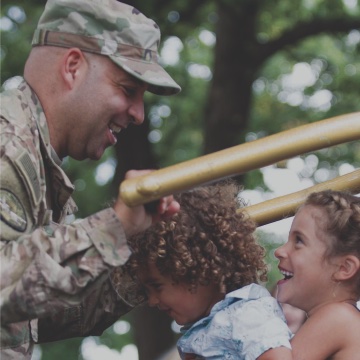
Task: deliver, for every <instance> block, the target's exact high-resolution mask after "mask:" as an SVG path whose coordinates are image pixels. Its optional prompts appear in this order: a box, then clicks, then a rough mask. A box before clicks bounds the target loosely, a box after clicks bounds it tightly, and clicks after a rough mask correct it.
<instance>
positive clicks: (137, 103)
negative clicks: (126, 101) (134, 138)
mask: <svg viewBox="0 0 360 360" xmlns="http://www.w3.org/2000/svg"><path fill="white" fill-rule="evenodd" d="M129 115H130V117H131V119H132V121H131V122H132V123H133V124H134V125H141V124H142V123H143V122H144V119H145V112H144V99H143V95H140V94H139V95H138V96H137V97H136V98H135V99H134V101H133V103H132V104H131V106H130V108H129Z"/></svg>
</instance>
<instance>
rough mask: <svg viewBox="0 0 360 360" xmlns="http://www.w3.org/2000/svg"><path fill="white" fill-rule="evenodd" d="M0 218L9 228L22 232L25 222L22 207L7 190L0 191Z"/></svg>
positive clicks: (24, 228)
mask: <svg viewBox="0 0 360 360" xmlns="http://www.w3.org/2000/svg"><path fill="white" fill-rule="evenodd" d="M0 218H1V220H2V221H4V222H5V223H6V224H7V225H9V226H10V227H11V228H13V229H15V230H17V231H20V232H24V231H25V230H26V225H27V220H26V214H25V210H24V207H23V206H22V204H21V202H20V201H19V199H18V198H17V197H16V196H15V195H14V194H13V193H12V192H11V191H9V190H6V189H0Z"/></svg>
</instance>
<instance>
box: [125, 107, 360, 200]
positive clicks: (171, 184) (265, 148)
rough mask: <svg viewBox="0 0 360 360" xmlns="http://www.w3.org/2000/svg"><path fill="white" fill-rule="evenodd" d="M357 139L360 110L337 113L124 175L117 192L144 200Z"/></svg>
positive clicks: (359, 131)
mask: <svg viewBox="0 0 360 360" xmlns="http://www.w3.org/2000/svg"><path fill="white" fill-rule="evenodd" d="M359 139H360V112H356V113H351V114H346V115H342V116H337V117H333V118H330V119H326V120H322V121H318V122H316V123H311V124H306V125H302V126H299V127H297V128H294V129H290V130H286V131H283V132H280V133H278V134H274V135H271V136H267V137H265V138H262V139H258V140H255V141H252V142H248V143H244V144H241V145H237V146H234V147H231V148H228V149H225V150H221V151H218V152H215V153H212V154H208V155H205V156H201V157H198V158H196V159H193V160H189V161H185V162H182V163H179V164H176V165H172V166H169V167H167V168H163V169H160V170H157V171H154V172H151V173H150V174H147V175H144V176H140V177H137V178H133V179H127V180H125V181H123V182H122V183H121V184H120V189H119V190H120V195H121V197H122V198H123V200H124V202H125V203H126V204H127V205H129V206H135V205H140V204H145V203H147V202H151V201H153V200H157V199H159V198H161V197H163V196H167V195H170V194H174V193H177V192H181V191H184V190H188V189H190V188H192V187H195V186H197V185H200V184H206V183H209V182H211V181H215V180H219V179H222V178H225V177H230V176H234V175H238V174H241V173H245V172H247V171H250V170H254V169H259V168H261V167H264V166H267V165H270V164H273V163H276V162H278V161H280V160H285V159H289V158H291V157H293V156H296V155H299V154H304V153H306V152H309V151H315V150H319V149H322V148H326V147H330V146H333V145H337V144H341V143H345V142H349V141H353V140H359Z"/></svg>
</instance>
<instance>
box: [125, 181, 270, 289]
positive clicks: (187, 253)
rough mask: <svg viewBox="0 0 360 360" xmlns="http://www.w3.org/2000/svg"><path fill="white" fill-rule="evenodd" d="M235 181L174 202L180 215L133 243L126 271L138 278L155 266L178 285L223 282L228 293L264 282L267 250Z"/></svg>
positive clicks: (178, 198)
mask: <svg viewBox="0 0 360 360" xmlns="http://www.w3.org/2000/svg"><path fill="white" fill-rule="evenodd" d="M239 190H240V189H239V187H238V186H237V185H236V184H235V183H233V182H229V181H227V182H222V183H221V184H216V185H211V186H206V187H199V188H197V189H195V190H192V191H187V192H184V193H181V194H179V195H177V196H175V198H176V199H177V201H178V202H179V203H180V206H181V208H180V212H179V213H177V214H176V215H174V216H173V217H172V218H171V219H169V220H167V221H163V222H160V223H157V224H155V225H153V226H152V227H151V228H150V229H148V230H147V231H146V232H144V233H142V234H138V235H136V236H134V237H132V238H131V239H129V245H130V247H131V248H132V252H133V254H132V256H131V257H130V259H129V261H128V263H127V264H126V266H125V270H126V271H127V272H128V273H129V274H130V275H131V276H132V277H133V278H134V279H135V280H136V279H137V274H139V272H141V271H146V269H147V266H148V265H149V263H153V264H155V265H156V267H157V268H158V270H159V272H160V273H161V274H163V275H170V276H171V277H172V279H173V281H174V282H176V283H179V282H182V283H187V284H189V285H190V290H191V291H194V290H195V289H196V287H197V285H207V284H210V283H212V284H219V289H220V291H222V292H224V293H225V292H226V293H227V292H230V291H232V290H235V289H237V288H239V287H242V286H245V285H248V284H250V283H254V282H255V283H257V282H259V281H265V280H266V273H267V266H266V263H265V261H264V249H263V248H262V247H261V246H260V245H258V244H257V242H256V238H255V235H254V231H255V229H256V225H255V223H254V222H253V221H252V220H250V218H249V217H248V216H247V215H246V214H245V213H244V212H237V208H238V207H239V206H241V204H239V202H238V201H237V200H238V194H239Z"/></svg>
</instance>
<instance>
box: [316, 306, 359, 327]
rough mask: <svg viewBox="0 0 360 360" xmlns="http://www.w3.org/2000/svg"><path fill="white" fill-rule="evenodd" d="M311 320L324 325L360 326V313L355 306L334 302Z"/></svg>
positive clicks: (320, 310) (318, 311) (324, 307)
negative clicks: (355, 324)
mask: <svg viewBox="0 0 360 360" xmlns="http://www.w3.org/2000/svg"><path fill="white" fill-rule="evenodd" d="M311 318H312V320H313V321H319V322H320V323H321V324H323V325H325V324H329V325H334V326H336V325H340V324H344V323H358V324H359V326H360V311H359V309H357V307H356V306H355V305H354V304H350V303H348V302H334V303H331V304H327V305H324V306H322V307H321V308H320V309H318V310H317V311H316V312H315V313H314V314H313V316H311V317H310V319H311Z"/></svg>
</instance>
